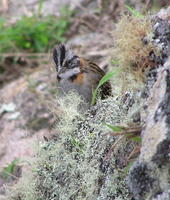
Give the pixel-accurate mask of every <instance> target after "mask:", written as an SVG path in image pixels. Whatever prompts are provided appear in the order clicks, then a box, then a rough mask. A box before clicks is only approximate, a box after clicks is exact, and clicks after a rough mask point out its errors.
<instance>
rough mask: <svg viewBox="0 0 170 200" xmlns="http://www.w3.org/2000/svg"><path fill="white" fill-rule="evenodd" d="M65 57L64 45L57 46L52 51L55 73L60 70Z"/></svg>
mask: <svg viewBox="0 0 170 200" xmlns="http://www.w3.org/2000/svg"><path fill="white" fill-rule="evenodd" d="M65 57H66V47H65V45H64V44H59V45H58V46H57V47H55V48H54V50H53V59H54V62H55V64H56V70H57V71H59V69H60V68H61V66H62V64H63V61H64V59H65Z"/></svg>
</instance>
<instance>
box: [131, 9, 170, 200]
mask: <svg viewBox="0 0 170 200" xmlns="http://www.w3.org/2000/svg"><path fill="white" fill-rule="evenodd" d="M169 9H170V8H168V9H164V10H162V11H161V12H160V13H158V15H157V17H156V21H157V22H156V24H155V26H154V28H155V38H156V40H157V41H156V42H157V44H158V45H159V46H161V48H162V57H161V62H162V64H159V66H158V68H157V69H156V70H155V71H156V76H154V77H155V79H154V82H155V83H154V84H150V85H149V87H148V90H149V97H148V98H147V100H146V104H145V111H144V112H143V114H142V121H144V127H143V129H142V148H141V153H140V156H139V158H138V160H137V161H136V163H135V164H134V165H133V167H132V168H131V170H130V174H129V178H128V184H129V186H130V189H131V191H132V192H133V194H134V196H135V199H137V200H168V199H170V171H169V170H170V57H169V55H170V17H169ZM168 57H169V58H168ZM154 73H155V72H154Z"/></svg>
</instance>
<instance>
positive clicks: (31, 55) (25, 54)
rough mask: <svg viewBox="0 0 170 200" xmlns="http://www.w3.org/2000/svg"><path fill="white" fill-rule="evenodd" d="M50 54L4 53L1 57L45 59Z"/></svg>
mask: <svg viewBox="0 0 170 200" xmlns="http://www.w3.org/2000/svg"><path fill="white" fill-rule="evenodd" d="M47 55H48V53H3V54H0V57H5V58H6V57H44V56H47Z"/></svg>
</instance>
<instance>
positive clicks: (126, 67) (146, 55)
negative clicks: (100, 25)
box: [113, 15, 158, 80]
mask: <svg viewBox="0 0 170 200" xmlns="http://www.w3.org/2000/svg"><path fill="white" fill-rule="evenodd" d="M114 38H115V47H114V52H113V57H114V59H116V60H117V61H118V65H119V66H120V67H121V68H122V71H123V72H130V73H132V74H134V75H135V76H134V77H135V79H136V80H144V78H145V72H146V71H147V70H148V69H150V68H152V67H153V66H154V61H153V60H152V59H151V57H150V55H151V54H152V53H153V54H155V55H157V53H158V50H157V49H156V47H155V46H154V45H153V43H152V24H151V21H150V19H149V18H148V17H143V18H139V17H135V16H130V15H123V16H122V18H121V19H120V21H119V22H118V24H117V26H116V29H115V30H114ZM125 76H126V74H125Z"/></svg>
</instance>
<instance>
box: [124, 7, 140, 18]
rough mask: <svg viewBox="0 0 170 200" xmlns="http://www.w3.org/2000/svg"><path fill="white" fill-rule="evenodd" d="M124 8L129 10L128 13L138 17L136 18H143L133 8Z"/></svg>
mask: <svg viewBox="0 0 170 200" xmlns="http://www.w3.org/2000/svg"><path fill="white" fill-rule="evenodd" d="M125 7H126V8H127V9H128V10H129V12H130V13H132V15H133V16H135V17H138V18H143V17H144V15H142V14H141V13H140V12H139V11H137V10H135V9H134V8H132V7H130V6H128V5H125Z"/></svg>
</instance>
